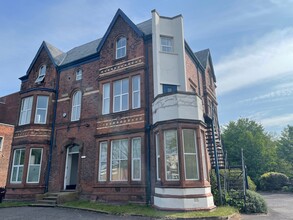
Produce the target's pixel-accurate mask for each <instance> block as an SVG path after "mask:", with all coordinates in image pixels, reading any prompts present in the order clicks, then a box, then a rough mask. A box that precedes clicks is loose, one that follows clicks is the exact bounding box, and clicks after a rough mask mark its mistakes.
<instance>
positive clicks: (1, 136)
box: [0, 93, 19, 187]
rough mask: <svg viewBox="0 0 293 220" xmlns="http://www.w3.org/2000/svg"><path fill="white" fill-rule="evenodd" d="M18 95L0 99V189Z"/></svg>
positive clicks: (8, 157) (16, 109) (6, 170)
mask: <svg viewBox="0 0 293 220" xmlns="http://www.w3.org/2000/svg"><path fill="white" fill-rule="evenodd" d="M18 105H19V94H18V93H13V94H11V95H8V96H4V97H1V98H0V187H5V185H6V181H7V172H8V165H9V159H10V152H11V144H12V139H13V132H14V125H15V124H16V119H15V116H16V115H17V112H18Z"/></svg>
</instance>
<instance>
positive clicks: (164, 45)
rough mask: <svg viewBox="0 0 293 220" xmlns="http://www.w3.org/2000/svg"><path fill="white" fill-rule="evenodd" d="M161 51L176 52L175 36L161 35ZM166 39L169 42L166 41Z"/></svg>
mask: <svg viewBox="0 0 293 220" xmlns="http://www.w3.org/2000/svg"><path fill="white" fill-rule="evenodd" d="M160 41H161V51H162V52H164V53H173V52H174V39H173V37H168V36H161V37H160ZM164 41H166V42H167V43H165V42H164Z"/></svg>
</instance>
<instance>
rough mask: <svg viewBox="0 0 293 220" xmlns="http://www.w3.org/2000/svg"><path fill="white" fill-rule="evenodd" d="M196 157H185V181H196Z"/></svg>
mask: <svg viewBox="0 0 293 220" xmlns="http://www.w3.org/2000/svg"><path fill="white" fill-rule="evenodd" d="M196 161H197V158H196V155H185V166H186V167H185V170H186V171H185V172H186V174H185V175H186V179H198V172H197V162H196Z"/></svg>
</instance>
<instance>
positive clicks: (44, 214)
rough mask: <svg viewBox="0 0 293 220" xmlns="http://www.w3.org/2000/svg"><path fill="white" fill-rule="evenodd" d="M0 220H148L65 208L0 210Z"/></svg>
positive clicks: (147, 219) (146, 219)
mask: <svg viewBox="0 0 293 220" xmlns="http://www.w3.org/2000/svg"><path fill="white" fill-rule="evenodd" d="M0 219H1V220H100V219H101V220H104V219H105V220H116V219H123V220H126V219H130V220H135V219H137V220H149V219H150V218H145V217H138V216H115V215H107V214H100V213H96V212H90V211H83V210H77V209H67V208H44V207H18V208H0Z"/></svg>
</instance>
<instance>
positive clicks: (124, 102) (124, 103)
mask: <svg viewBox="0 0 293 220" xmlns="http://www.w3.org/2000/svg"><path fill="white" fill-rule="evenodd" d="M128 106H129V104H128V94H126V95H122V110H127V109H128Z"/></svg>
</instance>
